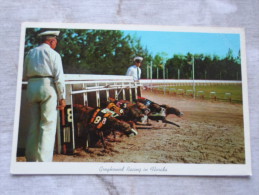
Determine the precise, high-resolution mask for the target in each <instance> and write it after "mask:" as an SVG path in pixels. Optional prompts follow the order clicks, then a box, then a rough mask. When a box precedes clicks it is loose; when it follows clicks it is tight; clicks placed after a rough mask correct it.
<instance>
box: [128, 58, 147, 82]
mask: <svg viewBox="0 0 259 195" xmlns="http://www.w3.org/2000/svg"><path fill="white" fill-rule="evenodd" d="M142 61H143V58H142V57H139V56H137V57H135V58H134V63H135V64H134V65H132V66H130V67H129V68H128V70H127V73H126V75H127V76H133V79H134V81H139V80H140V78H141V69H140V66H141V63H142Z"/></svg>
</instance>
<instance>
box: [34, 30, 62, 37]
mask: <svg viewBox="0 0 259 195" xmlns="http://www.w3.org/2000/svg"><path fill="white" fill-rule="evenodd" d="M59 33H60V31H45V32H42V33H40V34H38V36H39V37H41V36H58V35H59Z"/></svg>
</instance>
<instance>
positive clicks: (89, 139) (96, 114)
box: [73, 104, 137, 148]
mask: <svg viewBox="0 0 259 195" xmlns="http://www.w3.org/2000/svg"><path fill="white" fill-rule="evenodd" d="M73 108H74V116H75V119H76V124H77V123H80V124H81V126H82V128H83V130H84V131H83V135H82V137H83V139H84V140H85V141H84V142H83V147H84V148H88V147H89V146H90V147H94V146H95V145H96V143H97V142H98V141H99V140H101V142H102V145H103V148H106V144H105V141H104V137H107V136H108V135H110V134H113V136H114V140H115V138H116V134H115V131H120V132H121V133H123V134H125V135H130V134H137V131H136V130H135V129H133V128H132V127H131V126H130V125H129V124H128V123H126V122H124V121H120V120H118V119H116V118H114V116H116V113H114V112H113V111H111V110H109V109H100V108H91V107H87V106H83V105H78V104H77V105H74V107H73Z"/></svg>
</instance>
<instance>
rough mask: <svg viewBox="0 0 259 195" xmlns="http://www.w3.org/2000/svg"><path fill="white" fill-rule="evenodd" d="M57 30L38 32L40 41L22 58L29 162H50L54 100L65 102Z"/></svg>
mask: <svg viewBox="0 0 259 195" xmlns="http://www.w3.org/2000/svg"><path fill="white" fill-rule="evenodd" d="M59 33H60V32H59V31H45V32H42V33H40V34H39V35H38V36H39V37H40V38H41V45H40V46H38V47H36V48H34V49H32V50H30V51H29V52H28V54H27V56H26V58H25V65H24V73H23V79H24V80H28V87H27V99H28V102H29V110H30V127H29V130H28V134H27V143H26V151H25V157H26V160H27V161H31V162H51V161H52V159H53V152H54V144H55V134H56V127H57V116H58V110H57V103H58V104H59V107H58V108H59V109H60V110H62V109H64V107H65V106H66V101H65V84H64V73H63V67H62V61H61V56H60V55H59V54H58V53H57V52H56V51H55V50H54V49H55V48H56V46H57V36H58V35H59Z"/></svg>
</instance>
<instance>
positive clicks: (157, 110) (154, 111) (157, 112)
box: [136, 97, 183, 127]
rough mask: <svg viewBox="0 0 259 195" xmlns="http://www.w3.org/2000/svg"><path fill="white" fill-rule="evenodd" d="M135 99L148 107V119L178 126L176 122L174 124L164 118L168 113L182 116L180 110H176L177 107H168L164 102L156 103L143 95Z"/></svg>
mask: <svg viewBox="0 0 259 195" xmlns="http://www.w3.org/2000/svg"><path fill="white" fill-rule="evenodd" d="M136 101H137V102H141V103H143V104H144V105H146V106H147V107H148V108H149V109H150V112H149V113H148V119H150V120H154V121H157V122H158V121H162V122H163V123H165V124H171V125H175V126H177V127H180V126H179V125H178V124H176V123H174V122H172V121H168V120H167V119H166V117H167V116H168V115H169V114H174V115H176V116H177V117H181V116H183V113H182V112H180V110H178V109H177V108H174V107H170V106H168V105H165V104H162V105H160V104H157V103H155V102H153V101H151V100H149V99H146V98H143V97H138V99H137V100H136Z"/></svg>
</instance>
